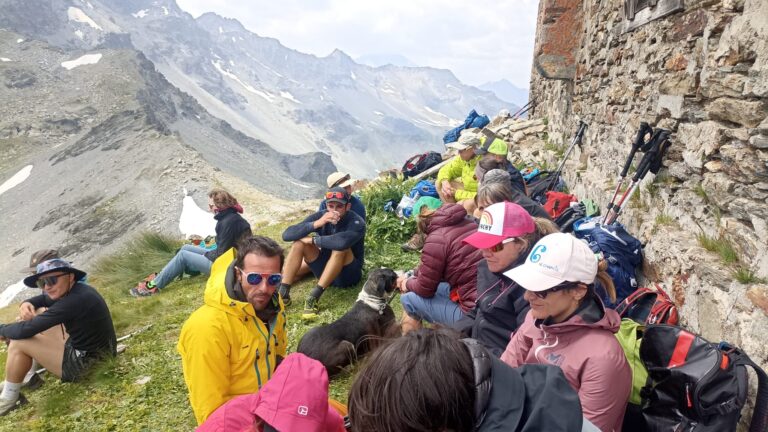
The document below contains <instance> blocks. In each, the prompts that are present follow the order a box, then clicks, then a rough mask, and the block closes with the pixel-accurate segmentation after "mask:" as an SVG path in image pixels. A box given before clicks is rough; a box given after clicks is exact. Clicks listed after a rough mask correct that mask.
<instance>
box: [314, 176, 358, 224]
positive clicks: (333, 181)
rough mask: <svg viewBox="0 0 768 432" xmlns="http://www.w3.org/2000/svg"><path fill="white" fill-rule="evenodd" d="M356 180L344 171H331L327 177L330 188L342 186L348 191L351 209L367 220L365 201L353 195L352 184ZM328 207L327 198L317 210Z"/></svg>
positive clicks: (322, 210)
mask: <svg viewBox="0 0 768 432" xmlns="http://www.w3.org/2000/svg"><path fill="white" fill-rule="evenodd" d="M354 182H355V181H354V180H352V179H351V177H350V176H349V173H343V172H339V171H337V172H334V173H331V174H330V175H329V176H328V179H327V183H328V189H330V188H333V187H342V188H344V190H346V191H347V194H348V195H349V203H350V204H351V205H352V207H351V210H352V211H353V212H355V213H357V214H358V215H360V217H361V218H363V220H366V217H365V205H363V202H362V201H360V198H358V197H356V196H354V195H352V184H353V183H354ZM326 209H327V208H326V206H325V200H322V201H321V202H320V207H319V208H318V209H317V211H321V212H324V211H326Z"/></svg>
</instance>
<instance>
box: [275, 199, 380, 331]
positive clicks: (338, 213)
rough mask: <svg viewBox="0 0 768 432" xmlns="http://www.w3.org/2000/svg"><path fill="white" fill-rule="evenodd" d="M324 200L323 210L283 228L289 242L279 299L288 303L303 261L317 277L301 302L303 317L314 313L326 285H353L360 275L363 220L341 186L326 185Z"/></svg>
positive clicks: (363, 231) (284, 239) (363, 248)
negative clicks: (315, 282) (353, 208)
mask: <svg viewBox="0 0 768 432" xmlns="http://www.w3.org/2000/svg"><path fill="white" fill-rule="evenodd" d="M325 202H326V207H327V209H328V210H327V211H325V212H322V211H318V212H316V213H313V214H311V215H309V216H307V217H306V218H305V219H304V220H303V221H301V222H299V223H297V224H295V225H292V226H290V227H288V228H286V229H285V231H284V232H283V241H287V242H293V245H292V246H291V251H290V252H289V253H288V257H286V259H285V267H283V283H282V284H281V285H280V289H279V292H280V295H281V296H282V298H283V302H284V303H286V304H290V299H291V296H290V289H291V284H293V283H294V282H296V281H297V280H298V278H299V277H300V275H301V273H300V271H301V268H302V264H303V263H306V265H307V267H309V270H310V271H312V273H313V274H314V275H315V277H316V278H318V279H317V285H316V286H315V288H314V289H313V290H312V292H311V293H310V294H309V297H307V299H306V302H305V304H304V314H303V315H302V318H304V319H314V318H316V317H317V312H318V311H319V309H318V302H319V300H320V296H321V295H323V292H325V289H326V288H328V287H329V286H331V285H333V286H336V287H340V288H346V287H351V286H354V285H356V284H357V283H358V282H360V279H361V278H362V275H363V263H364V259H365V256H364V255H365V243H364V241H365V221H364V220H363V218H361V217H360V216H359V215H358V214H357V213H355V212H353V211H350V209H351V207H352V204H351V202H350V196H349V194H348V193H347V191H346V189H344V188H343V187H338V186H336V187H332V188H330V189H328V191H327V192H326V193H325Z"/></svg>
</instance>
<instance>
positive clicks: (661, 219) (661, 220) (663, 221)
mask: <svg viewBox="0 0 768 432" xmlns="http://www.w3.org/2000/svg"><path fill="white" fill-rule="evenodd" d="M674 222H675V219H674V218H673V217H672V216H670V215H668V214H666V213H661V214H660V215H658V216H656V224H657V225H672V224H673V223H674Z"/></svg>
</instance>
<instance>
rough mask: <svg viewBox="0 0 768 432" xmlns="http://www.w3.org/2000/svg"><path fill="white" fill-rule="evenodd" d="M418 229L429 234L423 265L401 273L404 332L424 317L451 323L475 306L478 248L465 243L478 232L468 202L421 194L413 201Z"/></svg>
mask: <svg viewBox="0 0 768 432" xmlns="http://www.w3.org/2000/svg"><path fill="white" fill-rule="evenodd" d="M413 211H414V214H417V215H418V218H419V220H418V224H419V227H418V230H419V231H420V232H422V233H424V234H425V235H426V239H425V240H424V249H423V252H422V254H421V261H420V262H419V267H418V268H417V269H416V271H415V273H414V275H413V276H410V277H408V276H401V277H400V278H398V281H397V283H398V285H397V286H398V288H399V289H400V291H401V292H402V293H403V294H402V296H400V301H401V302H402V304H403V320H402V323H401V325H402V331H403V333H405V332H408V331H410V330H414V329H418V328H420V327H421V321H422V320H425V321H428V322H430V323H443V324H451V323H453V322H455V321H457V320H458V319H460V318H461V317H462V315H463V314H464V313H466V312H469V311H470V310H472V308H474V307H475V297H476V290H475V277H476V275H477V265H476V264H477V262H478V261H480V258H481V257H480V252H479V251H477V250H475V249H474V248H472V247H471V246H469V245H467V244H464V243H462V240H463V239H464V238H465V237H466V236H468V235H470V234H471V233H472V232H474V231H475V227H476V225H475V224H474V222H472V220H471V219H469V218H467V212H466V211H465V210H464V207H462V206H461V205H458V204H442V203H441V202H440V201H439V200H437V199H436V198H431V197H422V198H419V200H418V201H417V202H416V204H414V206H413Z"/></svg>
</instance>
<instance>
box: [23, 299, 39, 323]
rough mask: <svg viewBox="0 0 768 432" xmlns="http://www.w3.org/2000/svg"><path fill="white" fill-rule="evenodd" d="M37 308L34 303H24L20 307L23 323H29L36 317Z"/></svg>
mask: <svg viewBox="0 0 768 432" xmlns="http://www.w3.org/2000/svg"><path fill="white" fill-rule="evenodd" d="M35 315H36V314H35V307H34V306H32V303H29V302H24V303H22V304H21V305H20V306H19V318H21V320H22V321H29V320H31V319H32V318H34V317H35Z"/></svg>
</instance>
